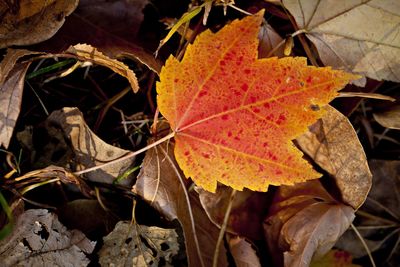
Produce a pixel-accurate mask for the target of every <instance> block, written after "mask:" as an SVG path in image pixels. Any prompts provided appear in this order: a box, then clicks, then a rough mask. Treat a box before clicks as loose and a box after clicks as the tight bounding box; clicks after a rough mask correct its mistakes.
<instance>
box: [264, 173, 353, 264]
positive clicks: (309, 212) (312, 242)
mask: <svg viewBox="0 0 400 267" xmlns="http://www.w3.org/2000/svg"><path fill="white" fill-rule="evenodd" d="M353 219H354V210H353V209H352V208H351V207H349V206H346V205H344V204H341V203H337V202H335V201H334V200H333V199H332V197H330V196H329V194H328V193H327V192H326V190H325V189H324V188H323V187H322V185H321V183H320V181H319V180H312V181H308V182H305V183H300V184H297V185H294V186H281V187H280V188H279V189H278V191H277V194H276V195H275V199H274V203H273V205H272V206H271V209H270V212H269V215H268V217H267V218H266V219H265V221H264V231H265V235H266V240H267V242H268V247H269V249H270V251H271V255H273V257H274V258H273V260H274V262H275V266H282V264H283V265H284V266H286V267H302V266H304V267H305V266H309V264H310V262H311V260H312V258H313V257H315V258H318V257H320V256H322V255H324V254H325V253H327V252H328V251H329V250H330V249H331V248H332V246H333V245H334V244H335V243H336V241H337V240H338V238H339V237H340V236H341V235H342V234H343V233H344V232H345V231H346V229H347V228H348V227H349V226H350V224H351V222H352V221H353Z"/></svg>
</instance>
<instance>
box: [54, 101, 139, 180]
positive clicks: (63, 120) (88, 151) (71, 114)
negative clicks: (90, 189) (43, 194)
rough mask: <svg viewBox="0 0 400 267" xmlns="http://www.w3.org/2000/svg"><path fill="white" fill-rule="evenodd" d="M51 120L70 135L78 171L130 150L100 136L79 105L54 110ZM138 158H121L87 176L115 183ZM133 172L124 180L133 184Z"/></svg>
mask: <svg viewBox="0 0 400 267" xmlns="http://www.w3.org/2000/svg"><path fill="white" fill-rule="evenodd" d="M47 123H49V124H50V125H53V127H55V126H56V127H58V129H59V130H61V131H62V132H63V133H64V136H65V137H67V138H68V140H69V144H70V145H71V146H72V150H73V152H74V155H75V158H74V166H75V169H76V170H77V171H79V170H83V169H87V168H89V167H94V166H97V165H101V164H103V163H105V162H109V161H112V160H115V159H118V158H120V157H122V156H124V155H126V154H128V153H129V151H128V150H124V149H121V148H118V147H115V146H112V145H109V144H107V143H105V142H104V141H102V140H101V139H100V138H99V137H97V136H96V135H95V134H94V133H93V132H92V131H91V130H90V129H89V127H88V126H87V124H86V123H85V121H84V119H83V115H82V113H81V112H80V111H79V110H78V109H77V108H63V109H62V110H57V111H54V112H53V113H51V114H50V116H49V117H48V118H47ZM134 160H135V159H134V158H130V159H127V160H123V161H121V162H117V163H115V164H113V165H111V166H106V167H103V168H101V169H99V170H96V171H93V172H89V173H87V174H86V178H87V179H88V180H90V181H95V182H102V183H112V182H113V181H114V179H115V178H117V177H118V176H119V175H122V174H123V173H124V172H126V171H127V170H129V168H131V166H132V164H133V162H134ZM132 179H133V175H129V176H128V177H127V178H126V179H124V180H122V181H121V182H120V183H121V184H123V185H129V184H130V183H131V181H132Z"/></svg>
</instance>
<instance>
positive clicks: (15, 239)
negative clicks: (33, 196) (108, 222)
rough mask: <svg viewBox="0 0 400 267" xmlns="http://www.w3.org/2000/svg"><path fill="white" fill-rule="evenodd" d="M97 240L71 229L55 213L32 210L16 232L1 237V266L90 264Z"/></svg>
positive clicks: (25, 215) (21, 216) (19, 219)
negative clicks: (89, 257)
mask: <svg viewBox="0 0 400 267" xmlns="http://www.w3.org/2000/svg"><path fill="white" fill-rule="evenodd" d="M95 243H96V242H91V241H90V240H89V239H87V238H86V237H85V235H84V234H83V233H81V232H80V231H77V230H72V231H69V230H67V229H66V228H65V227H64V226H63V225H62V224H61V223H60V222H59V221H58V219H57V216H56V215H55V214H53V213H49V212H48V211H47V210H43V209H37V210H28V211H25V212H24V213H23V214H22V215H20V216H19V217H18V219H17V221H16V224H15V227H14V230H13V232H12V233H11V234H10V235H9V236H8V237H6V238H5V239H3V240H0V255H1V258H0V265H1V266H4V267H8V266H42V265H43V263H46V264H47V265H49V266H65V267H67V266H86V265H88V264H89V259H88V258H87V257H86V255H85V254H90V253H92V251H93V249H94V246H95Z"/></svg>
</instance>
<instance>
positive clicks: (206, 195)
mask: <svg viewBox="0 0 400 267" xmlns="http://www.w3.org/2000/svg"><path fill="white" fill-rule="evenodd" d="M196 191H197V192H198V193H199V197H200V201H201V205H202V206H203V208H204V210H205V211H206V213H207V215H208V217H209V218H210V220H211V221H212V222H213V223H214V224H215V225H217V226H218V227H221V225H222V223H223V220H224V217H225V213H226V209H227V207H228V204H229V202H230V201H233V203H232V210H231V212H230V215H229V219H228V225H227V231H229V232H232V233H235V234H238V235H240V236H244V237H247V238H250V239H251V240H260V239H262V238H263V237H262V236H263V229H262V222H263V220H264V216H265V215H266V212H267V211H266V209H267V208H266V207H267V200H268V199H267V197H268V196H267V195H266V194H264V193H260V192H253V191H250V190H243V191H238V192H236V194H235V197H234V199H233V200H232V199H231V192H232V189H231V188H229V187H226V186H219V187H218V188H217V191H216V192H215V193H210V192H208V191H206V190H203V189H201V188H196Z"/></svg>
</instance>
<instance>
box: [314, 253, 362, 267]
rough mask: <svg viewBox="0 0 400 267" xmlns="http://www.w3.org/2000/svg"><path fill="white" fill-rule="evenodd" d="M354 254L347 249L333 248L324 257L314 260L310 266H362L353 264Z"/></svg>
mask: <svg viewBox="0 0 400 267" xmlns="http://www.w3.org/2000/svg"><path fill="white" fill-rule="evenodd" d="M351 262H352V256H351V254H350V253H348V252H347V251H340V250H337V249H332V250H331V251H329V252H328V253H327V254H325V256H324V257H322V258H321V259H319V260H317V261H313V262H312V263H311V265H310V267H361V266H360V265H357V264H352V263H351Z"/></svg>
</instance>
